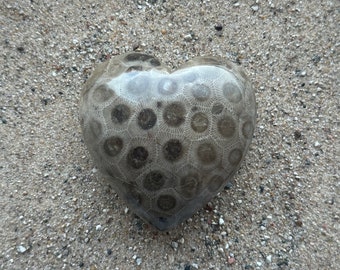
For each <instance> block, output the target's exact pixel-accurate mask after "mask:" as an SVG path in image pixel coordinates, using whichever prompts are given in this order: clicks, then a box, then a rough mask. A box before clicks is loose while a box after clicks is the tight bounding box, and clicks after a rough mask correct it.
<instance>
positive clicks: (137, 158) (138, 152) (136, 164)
mask: <svg viewBox="0 0 340 270" xmlns="http://www.w3.org/2000/svg"><path fill="white" fill-rule="evenodd" d="M148 156H149V152H148V150H146V149H145V148H144V147H142V146H137V147H135V148H132V149H131V150H130V151H129V153H128V155H127V164H128V165H130V166H131V167H132V168H134V169H140V168H142V167H143V166H144V165H145V164H146V162H147V159H148Z"/></svg>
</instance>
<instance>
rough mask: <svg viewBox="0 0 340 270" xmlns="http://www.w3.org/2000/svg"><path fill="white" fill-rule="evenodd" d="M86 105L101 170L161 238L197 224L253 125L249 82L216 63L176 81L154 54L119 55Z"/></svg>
mask: <svg viewBox="0 0 340 270" xmlns="http://www.w3.org/2000/svg"><path fill="white" fill-rule="evenodd" d="M80 107H81V109H80V116H81V126H82V130H83V135H84V140H85V143H86V145H87V147H88V149H89V152H90V154H91V156H92V158H93V160H94V162H95V165H96V166H97V167H98V169H99V170H100V171H101V172H102V173H103V175H104V176H105V177H106V178H107V179H109V181H110V183H111V184H112V186H113V187H114V188H115V190H116V191H117V193H118V194H119V196H120V197H121V198H123V199H124V200H125V201H126V202H127V204H128V205H129V207H130V208H131V209H132V210H133V211H134V212H135V213H136V214H138V215H139V216H140V217H141V218H143V219H144V220H146V221H148V222H150V223H151V224H153V225H154V226H156V227H157V228H158V229H160V230H168V229H171V228H173V227H175V226H176V225H177V224H179V223H180V222H182V221H183V220H185V219H187V218H189V217H190V216H192V215H193V214H194V213H195V212H196V211H197V210H198V209H199V208H201V207H202V206H203V205H204V204H206V203H207V202H208V201H209V200H210V199H211V198H212V197H213V196H215V195H216V194H217V193H218V192H219V191H220V190H221V189H223V187H224V186H225V185H226V184H227V183H228V181H231V178H232V176H233V175H234V174H235V172H236V171H237V169H238V168H239V166H240V164H241V162H242V160H243V158H244V156H245V154H246V152H247V150H248V147H249V144H250V142H251V139H252V136H253V131H254V127H255V117H256V116H255V114H256V108H255V95H254V91H253V90H252V87H251V85H250V83H249V81H248V80H247V78H246V76H245V74H244V73H243V72H242V71H241V70H240V69H239V68H238V67H237V66H236V65H234V64H232V63H230V62H227V61H224V60H222V59H217V58H214V57H198V58H195V59H193V60H192V61H189V62H187V63H186V64H185V65H184V66H183V67H181V68H180V69H177V70H176V71H175V72H173V73H169V71H168V70H167V68H166V67H165V66H163V65H162V64H161V63H160V62H159V61H158V60H157V59H156V58H154V57H153V56H150V55H146V54H141V53H128V54H125V55H121V56H117V57H114V58H112V59H111V60H109V61H107V62H104V63H102V64H100V65H99V66H98V67H97V68H96V69H95V71H94V72H93V74H92V76H91V77H90V78H89V80H88V81H87V83H86V84H85V87H84V89H83V91H82V94H81V106H80Z"/></svg>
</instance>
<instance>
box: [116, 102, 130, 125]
mask: <svg viewBox="0 0 340 270" xmlns="http://www.w3.org/2000/svg"><path fill="white" fill-rule="evenodd" d="M130 114H131V111H130V108H129V107H128V106H127V105H125V104H118V105H117V106H115V107H114V108H113V110H112V112H111V120H112V122H113V123H117V124H122V123H124V122H125V121H127V120H128V119H129V118H130Z"/></svg>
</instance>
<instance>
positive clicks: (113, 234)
mask: <svg viewBox="0 0 340 270" xmlns="http://www.w3.org/2000/svg"><path fill="white" fill-rule="evenodd" d="M339 11H340V2H339V1H336V0H334V1H327V0H325V1H323V0H321V1H320V0H319V1H316V0H311V1H300V0H296V1H279V0H268V1H264V0H244V1H224V0H210V1H209V0H201V1H199V0H197V1H194V0H191V1H175V0H167V1H165V0H149V1H146V0H140V1H139V0H131V1H127V0H122V1H118V0H117V1H90V0H85V1H80V0H73V1H43V0H31V1H23V0H21V1H13V0H9V1H4V0H2V1H0V33H1V40H0V54H1V58H0V66H1V68H0V138H1V139H0V148H1V149H0V185H1V186H0V209H1V212H0V269H45V270H49V269H90V270H95V269H98V270H99V269H182V270H189V269H247V270H251V269H337V267H339V263H340V257H339V256H340V255H339V244H340V234H339V224H340V223H339V217H340V210H339V205H338V203H339V163H340V162H339V148H340V146H339V78H340V73H339V60H340V59H339V29H340V28H339V18H340V17H339ZM131 51H137V52H143V53H148V54H152V55H155V56H156V57H157V58H159V59H160V60H162V62H163V63H165V64H166V65H168V66H169V67H170V68H171V69H175V68H176V67H178V66H180V65H181V64H183V63H185V62H186V61H187V60H189V59H191V58H193V57H195V56H199V55H216V56H223V57H225V58H226V59H229V60H230V61H233V62H235V63H237V64H239V65H240V66H241V67H242V68H243V69H244V70H245V72H246V73H247V75H248V77H249V79H250V81H251V82H252V84H253V87H254V89H255V91H256V99H257V107H258V110H257V126H256V130H255V134H254V138H253V141H252V144H251V147H250V149H249V152H248V154H247V156H246V159H245V161H244V162H243V164H242V166H241V168H240V170H239V171H238V173H237V174H236V175H235V185H234V186H233V187H232V188H230V189H225V190H224V191H222V192H221V193H219V194H218V196H216V197H215V198H214V199H213V200H212V201H211V202H210V203H209V204H208V205H207V206H206V207H204V208H203V209H201V210H200V211H198V212H197V213H196V214H195V215H193V216H192V218H190V219H189V220H187V221H186V222H183V223H182V224H181V225H180V226H178V227H177V228H176V229H174V230H171V231H169V232H158V231H157V230H155V229H154V228H153V227H151V226H150V225H147V224H145V223H144V222H143V221H142V220H141V219H139V218H138V217H137V216H136V215H134V214H133V213H132V212H131V211H130V210H129V209H128V208H127V207H126V204H125V203H124V202H123V201H122V200H121V199H120V198H119V197H118V196H117V195H116V193H115V191H114V190H113V189H112V188H111V187H110V186H109V185H108V184H107V183H106V182H104V181H102V179H101V176H100V175H99V173H98V172H97V170H96V169H95V167H94V164H93V161H92V160H91V158H90V156H89V153H88V151H87V149H86V147H85V145H84V142H83V138H82V134H81V130H80V125H79V98H80V92H81V89H82V86H83V85H84V82H85V81H86V79H87V78H88V77H89V76H90V74H91V72H92V71H93V69H94V67H95V66H96V65H97V64H98V63H100V62H103V61H105V60H106V59H109V58H110V57H112V56H114V55H119V54H122V53H125V52H131ZM336 265H338V266H336Z"/></svg>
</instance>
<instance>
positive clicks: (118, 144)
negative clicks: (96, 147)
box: [104, 136, 123, 157]
mask: <svg viewBox="0 0 340 270" xmlns="http://www.w3.org/2000/svg"><path fill="white" fill-rule="evenodd" d="M122 148H123V140H122V139H121V138H119V137H116V136H112V137H110V138H108V139H106V140H105V142H104V152H105V153H106V154H107V155H108V156H111V157H114V156H117V155H118V154H119V153H120V151H121V150H122Z"/></svg>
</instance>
